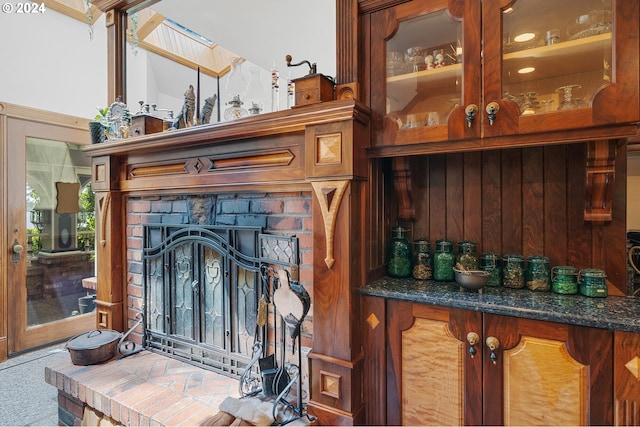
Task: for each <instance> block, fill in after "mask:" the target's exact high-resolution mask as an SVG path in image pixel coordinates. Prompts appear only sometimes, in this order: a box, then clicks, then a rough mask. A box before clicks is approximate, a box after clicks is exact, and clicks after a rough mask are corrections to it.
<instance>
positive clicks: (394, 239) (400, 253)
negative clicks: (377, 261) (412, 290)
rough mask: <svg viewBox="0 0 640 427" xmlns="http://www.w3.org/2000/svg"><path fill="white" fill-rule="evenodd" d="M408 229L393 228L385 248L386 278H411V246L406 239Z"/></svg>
mask: <svg viewBox="0 0 640 427" xmlns="http://www.w3.org/2000/svg"><path fill="white" fill-rule="evenodd" d="M408 232H409V229H408V228H404V227H393V228H392V229H391V240H390V241H389V245H388V247H387V276H389V277H410V276H411V246H410V244H409V240H408V238H407V233H408Z"/></svg>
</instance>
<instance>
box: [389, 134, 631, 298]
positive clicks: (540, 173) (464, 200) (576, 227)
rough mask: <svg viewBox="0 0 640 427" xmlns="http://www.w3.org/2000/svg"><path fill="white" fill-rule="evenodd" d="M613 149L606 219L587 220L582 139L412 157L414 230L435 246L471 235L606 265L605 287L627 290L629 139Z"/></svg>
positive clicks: (556, 258)
mask: <svg viewBox="0 0 640 427" xmlns="http://www.w3.org/2000/svg"><path fill="white" fill-rule="evenodd" d="M617 151H618V154H617V159H616V176H615V179H616V182H615V190H614V201H613V203H614V205H613V209H614V213H613V215H614V219H613V221H611V222H607V223H590V222H586V221H584V198H585V196H584V194H585V175H586V144H583V143H576V144H568V145H551V146H544V147H532V148H518V149H506V150H494V151H485V152H469V153H456V154H442V155H431V156H415V157H410V158H408V163H409V168H410V171H411V195H412V202H413V205H414V208H415V222H414V223H413V237H428V238H430V239H431V242H432V250H435V241H436V240H437V239H441V238H448V239H451V240H453V241H454V243H455V242H458V241H460V240H473V241H476V242H478V251H479V252H496V253H499V254H503V255H504V254H522V255H524V256H531V255H545V256H548V257H549V258H550V264H551V266H555V265H572V266H575V267H576V268H578V269H581V268H600V269H604V270H605V271H606V272H607V274H608V278H609V280H610V281H611V282H612V284H613V286H614V289H612V287H611V286H610V293H611V294H616V293H618V294H624V293H625V292H626V268H625V251H626V225H625V221H626V214H625V211H624V209H625V206H626V147H624V146H622V147H619V148H618V150H617ZM391 222H392V223H393V221H391ZM455 250H457V249H455ZM616 289H617V290H619V292H616Z"/></svg>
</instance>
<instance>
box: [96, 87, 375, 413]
mask: <svg viewBox="0 0 640 427" xmlns="http://www.w3.org/2000/svg"><path fill="white" fill-rule="evenodd" d="M369 116H370V111H369V110H368V109H367V108H366V107H365V106H363V105H362V104H360V103H359V102H357V101H356V100H354V99H345V100H336V101H330V102H323V103H319V104H313V105H309V106H304V107H299V108H296V109H294V110H288V111H279V112H274V113H265V114H261V115H259V116H252V117H247V118H243V119H239V120H237V121H234V122H227V123H219V124H211V125H202V126H196V127H191V128H186V129H180V130H176V131H171V132H166V133H158V134H152V135H144V136H137V137H132V138H129V139H125V140H120V141H111V142H106V143H101V144H94V145H91V146H87V147H86V148H85V149H84V151H85V153H86V154H87V155H89V156H90V157H92V180H93V184H94V190H95V192H96V204H97V206H98V209H99V212H98V216H97V220H98V224H97V229H98V230H100V237H99V239H100V240H99V244H98V245H97V255H98V282H99V283H100V286H99V287H98V297H97V299H96V305H97V313H98V326H99V327H108V328H111V329H115V330H119V331H123V330H124V329H126V326H127V325H126V322H127V320H130V319H128V318H127V316H126V315H127V311H128V309H127V306H126V303H127V267H126V259H125V256H124V255H125V254H126V249H127V236H126V226H127V224H126V222H125V221H126V219H127V215H126V212H125V205H126V198H127V197H128V196H129V195H136V196H144V195H154V196H155V195H158V194H159V193H162V194H185V193H189V192H193V193H198V194H200V193H203V192H233V191H261V192H262V191H267V192H278V191H288V190H289V189H291V188H302V189H304V191H312V190H313V191H314V194H315V196H316V197H315V199H314V201H313V204H314V207H313V215H312V226H313V230H314V233H313V238H314V242H313V248H314V250H313V260H312V262H313V278H312V281H313V288H314V291H313V296H312V298H313V301H314V315H315V316H314V320H313V322H314V328H315V326H316V325H317V327H318V329H317V330H318V331H323V330H331V331H332V332H331V333H330V334H323V333H321V332H320V333H318V335H317V336H314V338H313V344H312V345H313V349H312V353H313V356H309V358H310V370H312V371H313V372H314V373H315V374H314V375H316V376H315V378H321V379H322V381H323V382H322V383H314V384H313V385H312V386H311V395H310V402H311V403H310V407H313V408H314V411H315V414H316V415H318V418H319V421H320V423H321V424H335V422H336V421H338V420H339V421H340V424H357V423H359V422H362V421H363V413H364V412H363V407H364V404H363V402H362V399H361V397H360V395H361V393H360V384H361V383H362V374H363V371H362V366H363V363H362V357H361V355H360V350H359V349H360V348H361V345H360V342H359V340H360V336H359V334H357V333H356V331H357V330H359V328H360V319H359V316H360V314H359V313H360V310H359V298H357V297H356V294H355V292H354V289H356V288H357V287H359V286H361V285H362V283H363V278H362V277H361V271H360V269H359V267H357V266H355V263H354V262H352V259H362V257H363V245H361V243H360V242H361V241H362V240H363V239H364V235H365V231H364V228H365V222H364V221H362V220H361V218H362V216H363V215H362V209H363V208H364V207H365V206H367V203H366V195H365V194H366V192H365V182H366V180H367V179H368V175H369V167H368V159H367V156H366V149H367V147H368V146H369V126H368V125H369ZM323 234H324V235H323ZM354 236H355V237H354ZM334 242H335V247H334ZM334 322H337V324H335V323H334ZM338 326H339V327H338ZM354 352H355V353H356V354H352V353H354ZM320 372H322V374H321V373H320ZM338 385H339V386H338Z"/></svg>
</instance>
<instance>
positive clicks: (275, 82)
mask: <svg viewBox="0 0 640 427" xmlns="http://www.w3.org/2000/svg"><path fill="white" fill-rule="evenodd" d="M278 110H280V72H279V71H278V69H277V68H276V64H275V62H274V63H273V67H271V111H278Z"/></svg>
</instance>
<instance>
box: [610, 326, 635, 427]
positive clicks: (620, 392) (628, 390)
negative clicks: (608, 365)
mask: <svg viewBox="0 0 640 427" xmlns="http://www.w3.org/2000/svg"><path fill="white" fill-rule="evenodd" d="M614 342H615V346H614V355H615V364H614V376H613V378H614V380H613V381H614V385H613V387H614V424H615V425H617V426H638V425H640V334H634V333H632V332H622V331H616V332H615V334H614Z"/></svg>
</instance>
